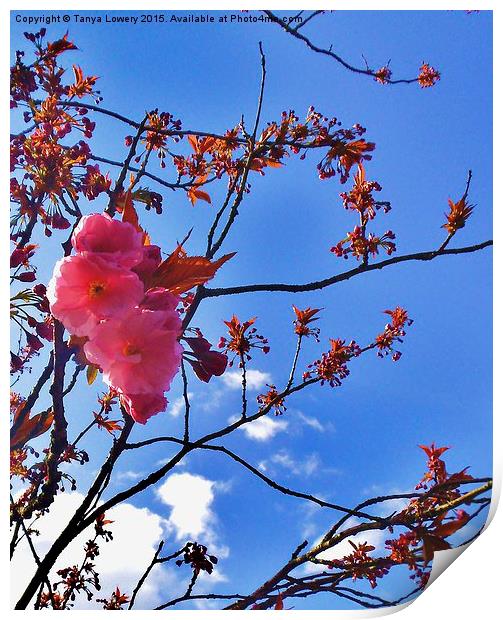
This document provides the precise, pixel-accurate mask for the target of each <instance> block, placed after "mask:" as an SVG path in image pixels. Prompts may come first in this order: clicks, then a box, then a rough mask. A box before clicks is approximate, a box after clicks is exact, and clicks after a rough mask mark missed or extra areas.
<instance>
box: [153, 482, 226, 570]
mask: <svg viewBox="0 0 503 620" xmlns="http://www.w3.org/2000/svg"><path fill="white" fill-rule="evenodd" d="M228 489H229V485H228V484H227V483H223V482H217V481H214V480H208V479H207V478H204V477H203V476H198V475H195V474H190V473H188V472H184V473H180V474H178V473H176V474H171V476H169V477H168V478H167V479H166V481H165V482H164V483H163V484H162V485H161V486H160V487H159V488H158V489H157V491H156V494H157V497H158V498H159V499H160V500H161V501H162V502H163V503H164V504H166V505H167V506H170V507H171V513H170V515H169V518H168V520H167V527H168V531H171V532H172V533H173V534H174V535H175V537H176V540H177V541H180V542H185V541H186V540H188V539H191V540H197V542H202V543H204V544H206V545H207V546H208V547H210V548H212V550H213V553H215V555H217V556H218V557H219V558H222V557H227V556H228V554H229V550H228V548H227V547H225V546H223V545H221V544H220V543H219V541H218V536H217V533H216V527H217V525H218V519H217V516H216V514H215V513H214V512H213V509H212V504H213V501H214V499H215V492H218V491H220V492H226V491H227V490H228ZM217 576H218V573H217V575H215V577H214V579H216V578H217Z"/></svg>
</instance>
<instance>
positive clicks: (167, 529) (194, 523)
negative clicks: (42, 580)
mask: <svg viewBox="0 0 503 620" xmlns="http://www.w3.org/2000/svg"><path fill="white" fill-rule="evenodd" d="M131 473H134V472H127V471H126V472H123V475H124V476H127V475H128V474H131ZM228 490H229V484H228V483H227V482H218V481H212V480H207V479H206V478H203V477H202V476H196V475H192V474H188V473H181V474H172V475H171V476H170V477H169V478H167V480H166V481H165V482H164V484H163V485H162V486H161V487H160V488H159V489H158V491H157V494H158V497H159V499H161V500H162V502H163V503H164V504H166V505H168V506H170V507H171V513H170V515H169V517H168V518H166V517H164V516H161V514H162V513H161V514H157V513H155V512H152V511H151V510H149V509H147V508H137V507H136V506H133V505H132V504H129V503H124V504H121V505H119V506H117V507H116V508H113V509H111V510H109V511H107V513H106V517H107V519H111V520H112V521H113V523H111V524H110V525H109V526H107V529H110V531H111V532H112V534H113V540H112V541H111V542H108V543H106V542H104V541H103V542H100V555H99V556H98V557H97V558H96V560H95V563H96V567H97V570H98V572H99V575H100V582H101V585H102V588H101V590H100V592H99V593H97V594H96V595H95V598H105V597H108V596H109V595H110V594H111V593H112V591H113V590H115V588H116V587H117V586H119V587H120V589H121V591H123V592H125V593H127V594H129V595H131V593H132V590H133V588H134V587H135V585H136V584H137V582H138V579H139V578H140V576H141V575H142V573H143V571H144V570H145V568H146V567H147V566H148V565H149V563H150V561H151V560H152V557H153V555H154V553H155V551H156V549H157V546H158V544H159V542H160V540H161V539H163V540H165V545H164V551H165V552H166V554H168V553H171V552H173V551H175V550H177V549H179V548H180V547H181V546H182V545H183V543H185V541H186V540H188V539H194V538H196V539H197V540H198V542H202V543H203V544H206V545H207V546H208V547H209V549H211V552H212V553H214V554H215V555H216V556H217V557H218V558H219V559H220V560H221V559H224V558H226V557H228V555H229V549H228V548H227V547H226V546H224V545H222V544H220V542H219V540H218V536H217V532H216V527H217V525H218V522H217V517H216V515H215V513H214V512H213V509H212V503H213V500H214V497H215V493H217V492H221V493H224V492H227V491H228ZM82 500H83V495H82V494H81V493H77V492H74V493H63V494H60V495H58V496H57V497H56V499H55V501H54V504H53V505H52V506H51V509H50V512H49V514H48V515H47V516H46V517H45V518H42V519H40V520H39V521H37V524H36V528H37V529H38V530H39V531H40V536H36V537H33V538H34V544H35V546H36V549H37V551H38V554H39V556H42V557H43V556H44V555H45V553H46V552H47V551H48V550H49V548H50V546H51V544H52V542H53V541H54V540H55V539H56V538H57V536H58V535H59V533H60V532H61V530H62V528H63V527H64V526H65V525H66V523H67V521H68V518H69V516H70V515H72V514H73V513H74V511H75V510H76V508H77V507H78V506H79V505H80V503H81V502H82ZM93 535H94V528H92V527H91V528H88V529H87V530H86V531H85V532H83V533H82V534H81V535H79V536H78V537H77V538H76V540H75V541H73V542H72V543H71V545H69V547H68V548H67V549H66V550H65V551H64V552H63V553H62V554H61V556H60V557H59V559H58V560H57V562H56V564H55V566H54V568H53V570H52V571H51V574H50V577H51V580H52V581H57V580H58V577H57V576H56V571H57V570H59V569H61V568H64V567H66V566H71V565H73V564H76V563H80V562H81V561H82V559H83V557H84V554H83V546H84V544H85V542H86V541H87V540H89V539H90V538H92V537H93ZM11 570H12V579H11V600H12V602H13V603H15V601H16V600H17V599H18V598H19V596H20V594H21V593H22V592H23V590H24V588H25V587H26V585H27V583H28V580H29V579H30V578H31V576H32V575H33V573H34V570H35V564H34V561H33V557H32V555H31V552H30V550H29V547H28V545H27V543H26V541H21V543H20V544H19V546H18V548H17V550H16V552H15V554H14V558H13V562H12V567H11ZM186 580H187V571H185V570H183V568H180V569H178V568H177V567H174V566H168V565H162V566H156V567H155V568H154V570H153V571H152V573H151V574H150V576H149V578H148V580H147V581H146V583H145V584H144V586H143V587H142V589H141V591H140V594H139V596H138V599H137V603H136V604H135V609H152V608H154V607H156V606H157V605H160V604H161V603H163V602H165V601H167V600H169V599H170V598H173V597H176V596H180V595H181V594H183V592H184V590H185V588H186V586H187V584H186ZM226 580H227V577H226V575H225V574H224V573H223V572H222V568H221V567H220V565H219V567H218V569H215V570H214V571H213V574H212V575H206V574H205V573H204V574H201V575H200V578H199V579H198V582H200V584H201V591H202V590H204V589H211V586H210V585H209V584H215V583H219V582H223V581H226ZM99 608H100V604H99V603H96V602H95V601H94V600H93V601H91V602H90V603H88V602H87V600H86V597H85V595H83V596H82V597H78V598H77V601H76V603H75V606H74V608H73V609H99Z"/></svg>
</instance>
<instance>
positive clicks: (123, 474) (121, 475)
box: [117, 470, 145, 482]
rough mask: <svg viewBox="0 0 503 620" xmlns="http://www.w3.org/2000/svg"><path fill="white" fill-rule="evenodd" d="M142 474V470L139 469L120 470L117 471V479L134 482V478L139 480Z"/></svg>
mask: <svg viewBox="0 0 503 620" xmlns="http://www.w3.org/2000/svg"><path fill="white" fill-rule="evenodd" d="M144 476H145V474H144V472H141V471H130V470H128V471H120V472H118V473H117V480H118V481H120V482H122V481H123V480H125V481H130V482H134V481H135V480H140V479H141V478H143V477H144Z"/></svg>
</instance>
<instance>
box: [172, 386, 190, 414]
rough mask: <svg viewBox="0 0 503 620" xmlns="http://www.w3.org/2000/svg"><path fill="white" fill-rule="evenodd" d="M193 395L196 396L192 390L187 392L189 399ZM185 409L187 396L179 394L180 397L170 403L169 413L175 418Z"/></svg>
mask: <svg viewBox="0 0 503 620" xmlns="http://www.w3.org/2000/svg"><path fill="white" fill-rule="evenodd" d="M193 397H194V394H193V393H192V392H187V398H188V399H189V401H190V400H191V398H193ZM184 410H185V398H184V397H183V396H179V397H178V398H175V400H174V401H173V402H172V403H170V405H169V407H168V413H169V414H170V415H171V416H173V417H174V418H177V417H178V416H179V415H180V414H181V413H182V411H184Z"/></svg>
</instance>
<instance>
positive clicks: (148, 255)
mask: <svg viewBox="0 0 503 620" xmlns="http://www.w3.org/2000/svg"><path fill="white" fill-rule="evenodd" d="M161 260H162V257H161V248H160V247H159V246H158V245H145V246H143V258H142V260H141V262H140V263H139V264H138V265H136V266H135V267H134V269H133V271H134V272H135V273H137V274H138V275H139V276H140V278H141V279H142V280H144V281H145V280H147V279H149V278H150V276H151V275H152V274H153V273H154V271H155V270H156V269H157V267H159V265H160V264H161Z"/></svg>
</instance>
